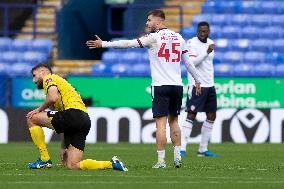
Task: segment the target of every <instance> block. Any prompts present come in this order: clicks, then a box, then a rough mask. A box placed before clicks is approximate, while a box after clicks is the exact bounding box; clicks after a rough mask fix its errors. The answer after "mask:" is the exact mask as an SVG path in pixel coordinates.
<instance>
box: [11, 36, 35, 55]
mask: <svg viewBox="0 0 284 189" xmlns="http://www.w3.org/2000/svg"><path fill="white" fill-rule="evenodd" d="M31 45H32V40H31V39H20V38H19V39H14V40H13V41H12V47H11V48H12V50H13V51H19V52H24V51H27V50H29V49H30V47H31Z"/></svg>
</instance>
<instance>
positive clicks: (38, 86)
mask: <svg viewBox="0 0 284 189" xmlns="http://www.w3.org/2000/svg"><path fill="white" fill-rule="evenodd" d="M36 86H37V88H38V89H43V80H42V79H40V80H39V81H38V82H37V83H36Z"/></svg>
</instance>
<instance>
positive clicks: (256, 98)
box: [12, 77, 284, 108]
mask: <svg viewBox="0 0 284 189" xmlns="http://www.w3.org/2000/svg"><path fill="white" fill-rule="evenodd" d="M68 81H69V82H70V83H71V84H72V85H73V86H74V87H75V88H76V90H77V91H78V92H79V93H80V94H81V96H82V97H83V98H92V106H95V107H133V108H149V107H151V89H150V85H151V78H133V77H130V78H96V77H69V78H68ZM183 81H184V83H187V81H186V79H184V80H183ZM12 85H13V86H12V89H13V92H12V105H13V106H14V107H35V106H38V105H39V104H40V103H42V101H43V99H44V94H43V91H39V90H37V89H36V86H35V85H34V84H33V83H32V79H31V78H16V79H13V82H12ZM215 87H216V91H217V98H218V107H219V108H283V107H284V96H283V92H284V79H282V78H281V79H280V78H216V79H215ZM186 92H187V89H186V88H184V99H183V104H184V103H185V100H186V98H185V97H186Z"/></svg>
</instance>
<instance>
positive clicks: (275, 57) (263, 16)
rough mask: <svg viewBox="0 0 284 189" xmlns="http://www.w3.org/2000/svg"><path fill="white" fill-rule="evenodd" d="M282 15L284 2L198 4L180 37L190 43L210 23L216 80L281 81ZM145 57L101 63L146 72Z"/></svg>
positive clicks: (106, 58) (117, 56)
mask: <svg viewBox="0 0 284 189" xmlns="http://www.w3.org/2000/svg"><path fill="white" fill-rule="evenodd" d="M166 5H182V6H183V7H184V10H186V8H188V7H190V5H189V1H181V2H177V1H175V2H174V1H171V0H169V1H166ZM191 6H192V5H191ZM171 12H175V14H177V11H173V10H170V11H168V13H170V15H171ZM184 12H186V11H184ZM283 14H284V1H276V0H274V1H267V0H251V1H242V0H235V1H233V0H218V1H213V0H208V1H204V2H202V3H200V4H199V8H198V5H196V4H195V11H192V12H191V21H190V20H187V22H188V23H187V24H183V28H182V29H181V34H182V35H183V37H184V38H185V39H189V38H191V37H193V36H195V35H196V26H197V24H198V22H200V21H207V22H209V23H210V26H211V35H210V36H211V38H213V39H214V41H215V45H216V52H215V60H214V64H215V71H216V75H217V76H237V77H241V76H247V77H273V76H275V77H279V76H284V75H283V73H284V72H283V66H282V64H283V63H284V58H283V57H284V40H283V37H284V33H283V30H282V27H283V26H284V15H283ZM187 18H189V17H187ZM189 19H190V18H189ZM139 51H140V49H139ZM143 56H145V57H144V58H145V59H144V60H143V61H141V54H140V56H139V52H138V50H137V51H136V50H135V49H132V50H131V52H130V51H120V52H119V53H115V52H114V51H111V50H108V51H107V52H105V53H104V54H103V57H102V62H103V63H104V64H105V65H108V64H111V65H114V64H120V65H121V64H137V65H139V66H137V67H138V68H140V69H144V68H143V67H142V66H143V65H142V64H140V62H144V63H148V59H147V56H146V55H145V54H143ZM146 65H147V64H145V65H144V67H146ZM129 69H134V67H133V66H132V67H129ZM135 69H137V68H135ZM277 69H279V70H277ZM135 72H136V70H135V71H133V72H130V73H133V74H134V73H135ZM93 73H94V71H93ZM123 74H124V73H123ZM128 74H129V73H128ZM281 74H282V75H281ZM124 75H125V74H124ZM134 75H135V74H134ZM138 75H140V74H138Z"/></svg>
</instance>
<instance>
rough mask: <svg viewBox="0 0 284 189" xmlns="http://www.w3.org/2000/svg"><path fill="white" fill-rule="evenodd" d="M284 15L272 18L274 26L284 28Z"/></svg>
mask: <svg viewBox="0 0 284 189" xmlns="http://www.w3.org/2000/svg"><path fill="white" fill-rule="evenodd" d="M283 9H284V7H283ZM283 14H284V12H283ZM283 14H282V15H277V14H275V15H274V16H272V17H271V22H272V25H273V26H279V27H284V15H283Z"/></svg>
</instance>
